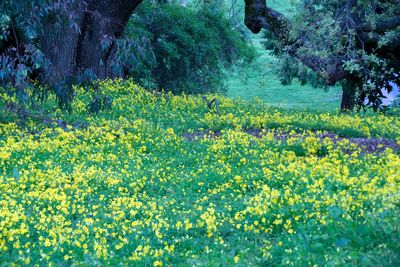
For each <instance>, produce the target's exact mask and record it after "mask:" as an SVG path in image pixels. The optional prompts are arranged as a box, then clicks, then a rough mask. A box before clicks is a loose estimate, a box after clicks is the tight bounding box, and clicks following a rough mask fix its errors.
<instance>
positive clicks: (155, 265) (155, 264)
mask: <svg viewBox="0 0 400 267" xmlns="http://www.w3.org/2000/svg"><path fill="white" fill-rule="evenodd" d="M153 266H154V267H157V266H160V267H161V266H163V263H162V261H155V262H154V264H153Z"/></svg>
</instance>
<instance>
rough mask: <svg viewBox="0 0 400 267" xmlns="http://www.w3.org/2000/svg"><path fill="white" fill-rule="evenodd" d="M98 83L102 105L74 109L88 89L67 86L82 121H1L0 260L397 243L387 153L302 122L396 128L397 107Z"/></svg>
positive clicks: (73, 261)
mask: <svg viewBox="0 0 400 267" xmlns="http://www.w3.org/2000/svg"><path fill="white" fill-rule="evenodd" d="M100 88H102V89H103V90H105V92H106V93H107V94H109V95H111V97H112V98H113V111H108V112H102V113H100V114H98V115H96V116H93V115H90V114H86V111H85V110H84V107H85V105H84V104H83V103H85V101H87V99H88V98H89V95H90V92H86V91H83V89H78V91H79V92H80V97H79V99H78V100H76V101H75V103H74V104H73V105H74V109H75V113H74V114H72V115H65V117H64V119H66V120H67V119H68V120H71V121H72V120H78V119H82V118H84V119H85V121H86V122H87V123H88V125H89V126H82V127H72V126H68V127H67V129H62V128H59V127H44V126H40V125H37V124H35V123H33V122H31V123H29V127H30V130H29V131H27V130H26V129H23V128H21V127H19V126H17V125H16V124H14V123H3V124H0V191H1V194H0V262H7V263H15V264H17V265H27V264H43V263H46V264H53V265H63V264H67V265H98V264H106V265H116V264H124V265H132V264H136V265H148V266H150V265H151V266H165V265H176V264H181V265H213V264H223V265H233V264H243V265H265V264H292V265H298V264H301V265H308V264H322V263H326V262H330V263H331V264H352V263H357V262H361V261H362V260H365V257H364V256H365V254H363V253H366V252H365V251H367V252H368V251H371V253H373V252H374V250H375V249H376V253H381V254H382V255H388V257H389V259H390V256H391V255H393V254H392V253H396V252H395V251H396V249H397V248H398V244H399V242H398V241H399V238H397V239H396V238H395V237H394V236H399V232H398V229H399V227H398V226H399V225H398V223H399V221H398V220H396V218H398V216H396V215H398V211H399V203H400V195H399V192H400V156H399V154H397V152H396V151H394V150H393V149H389V148H388V149H386V150H384V152H382V153H379V154H378V153H365V152H363V151H362V148H360V147H359V146H357V145H356V144H353V143H351V142H349V140H347V139H340V140H338V141H335V142H334V141H333V140H332V139H330V138H325V139H321V138H320V137H319V136H318V134H319V133H318V132H314V131H306V129H313V130H321V131H327V130H331V131H335V132H337V133H338V134H348V135H350V136H354V135H355V136H357V135H358V136H379V137H385V138H391V139H399V137H400V131H399V129H400V121H399V119H398V118H394V117H386V116H383V115H356V116H351V115H338V114H313V113H306V112H298V113H296V112H293V111H291V112H287V113H284V112H283V111H281V110H276V109H271V108H265V109H263V108H261V107H256V106H254V105H253V104H251V103H247V102H243V101H239V100H232V99H228V98H223V97H221V96H217V97H219V99H220V109H221V113H222V114H217V113H213V112H212V111H209V110H208V108H207V106H206V105H205V104H204V103H203V102H202V101H203V100H202V99H201V98H199V97H196V96H173V95H170V94H153V93H150V92H147V91H145V90H143V89H142V88H140V87H138V86H137V85H135V84H134V83H132V82H113V83H112V82H109V81H105V82H102V83H101V86H100ZM80 90H81V91H80ZM260 105H261V104H260ZM374 116H375V117H374ZM377 117H378V118H377ZM250 127H251V128H260V129H264V130H263V131H262V134H261V135H260V136H257V137H256V136H253V135H250V134H248V133H246V132H245V131H243V129H244V128H250ZM224 128H225V130H222V129H224ZM209 130H213V132H211V133H210V134H204V135H201V134H200V133H204V132H208V131H209ZM215 130H220V132H218V134H215ZM283 133H285V137H284V138H283V137H282V134H283ZM188 135H192V136H194V138H187V136H188ZM376 221H378V223H377V224H376ZM376 225H380V226H379V227H375V226H376ZM381 226H382V229H383V230H382V231H383V232H382V233H383V234H382V236H381V237H380V236H379V235H380V234H377V233H381V232H379V231H381V230H380V229H381V228H380V227H381ZM376 231H378V232H376ZM387 236H391V239H390V238H389V239H387V238H386V237H387ZM372 237H373V238H372ZM368 238H371V239H370V240H372V241H373V242H370V241H368V240H369V239H368ZM379 238H381V239H379ZM375 241H376V244H375V243H374V242H375ZM363 242H365V243H363ZM360 244H361V245H360ZM396 246H397V247H396ZM391 249H392V250H391ZM382 250H383V252H382ZM397 253H398V250H397ZM371 258H373V257H371ZM349 261H350V262H349Z"/></svg>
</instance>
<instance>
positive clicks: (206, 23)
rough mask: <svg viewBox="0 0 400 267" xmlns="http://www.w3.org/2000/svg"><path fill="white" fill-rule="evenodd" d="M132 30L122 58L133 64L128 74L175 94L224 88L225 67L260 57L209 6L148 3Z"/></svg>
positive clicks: (129, 64) (135, 19)
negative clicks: (196, 7) (131, 43)
mask: <svg viewBox="0 0 400 267" xmlns="http://www.w3.org/2000/svg"><path fill="white" fill-rule="evenodd" d="M126 34H127V36H128V38H129V40H125V41H123V42H122V43H120V46H121V47H123V49H120V51H121V55H120V57H119V58H118V60H120V61H123V62H126V63H127V66H126V70H125V71H126V73H127V74H128V75H130V76H132V77H133V78H134V79H135V80H137V81H139V82H140V84H142V85H143V86H145V87H148V88H152V89H154V88H159V89H165V90H168V91H172V92H174V93H179V92H183V91H184V92H187V93H201V92H211V91H221V90H223V83H224V73H223V68H226V67H230V66H231V65H233V64H236V63H239V64H240V63H242V64H247V63H248V62H249V61H250V60H252V58H253V57H254V56H255V55H254V51H253V50H252V48H251V47H250V46H248V44H247V43H246V42H245V41H244V40H243V39H242V37H241V35H240V33H238V32H236V31H235V30H233V28H232V25H231V23H230V22H229V20H228V19H226V18H225V17H224V15H223V13H222V12H221V11H219V10H213V9H210V8H208V7H203V8H198V9H195V10H193V9H189V8H186V7H183V6H179V5H174V4H164V5H159V4H147V5H146V4H143V5H141V6H140V7H139V8H138V9H137V11H136V13H135V15H134V16H133V18H132V20H131V21H130V23H129V25H128V28H127V32H126ZM127 42H133V45H130V46H127ZM127 47H130V49H126V48H127Z"/></svg>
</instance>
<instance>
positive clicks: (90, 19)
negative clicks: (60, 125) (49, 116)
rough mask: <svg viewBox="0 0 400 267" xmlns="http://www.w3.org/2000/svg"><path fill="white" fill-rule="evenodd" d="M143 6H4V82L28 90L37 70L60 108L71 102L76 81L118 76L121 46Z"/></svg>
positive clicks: (118, 0)
mask: <svg viewBox="0 0 400 267" xmlns="http://www.w3.org/2000/svg"><path fill="white" fill-rule="evenodd" d="M141 2H142V0H130V1H127V0H63V1H50V0H34V1H27V0H21V1H8V0H6V1H2V2H1V3H0V10H1V11H0V18H1V21H2V34H1V36H2V37H1V39H0V49H1V50H2V51H1V52H2V53H1V58H0V81H2V84H3V86H13V87H15V86H16V87H20V88H23V87H25V86H26V84H27V82H28V81H29V78H30V77H29V74H30V73H32V72H33V71H35V70H37V71H38V73H40V75H39V79H40V81H41V82H42V83H46V84H50V85H51V86H52V88H54V89H55V92H56V93H57V95H58V97H59V99H60V103H67V102H68V100H70V99H71V98H72V90H71V86H70V83H71V82H76V81H78V80H79V79H85V78H87V77H90V78H99V79H103V78H106V77H112V76H113V75H114V73H113V69H114V66H112V64H111V62H112V58H113V56H114V55H115V52H116V50H115V41H116V40H117V39H118V38H120V37H121V36H122V33H123V32H124V29H125V27H126V25H127V23H128V20H129V19H130V17H131V14H132V13H133V11H134V10H135V8H136V7H137V6H138V5H139V4H140V3H141ZM16 33H18V34H16ZM10 41H11V42H10ZM10 77H11V79H10ZM19 91H21V90H19Z"/></svg>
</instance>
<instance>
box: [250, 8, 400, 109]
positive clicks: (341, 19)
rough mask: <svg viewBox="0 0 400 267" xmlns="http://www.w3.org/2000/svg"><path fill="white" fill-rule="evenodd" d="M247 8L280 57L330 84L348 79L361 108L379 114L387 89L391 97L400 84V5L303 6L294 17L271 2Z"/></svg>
mask: <svg viewBox="0 0 400 267" xmlns="http://www.w3.org/2000/svg"><path fill="white" fill-rule="evenodd" d="M245 4H246V9H245V15H246V17H245V23H246V25H247V27H248V28H249V29H250V30H251V31H252V32H253V33H258V32H260V31H261V29H265V30H266V31H267V32H268V33H269V36H268V37H269V39H270V40H269V42H270V44H272V46H273V48H274V50H275V52H276V53H277V54H280V55H287V56H289V57H291V58H294V59H296V60H297V61H299V62H301V63H302V64H304V65H306V66H307V67H308V68H310V69H311V70H313V71H314V72H315V73H317V74H318V75H319V76H320V77H321V78H322V79H323V80H324V81H325V83H326V84H328V85H332V84H335V83H336V82H338V81H343V80H344V83H345V86H344V89H345V88H350V89H351V90H353V92H350V94H353V96H351V97H355V96H357V103H358V104H359V106H363V105H365V104H368V105H371V106H373V107H374V109H377V108H378V107H379V106H380V104H381V97H382V96H383V95H382V89H384V90H387V91H389V92H390V90H391V89H392V85H393V84H400V80H399V79H400V65H399V64H400V2H399V1H398V0H386V1H366V0H365V1H356V0H332V1H320V0H311V1H308V0H307V1H299V2H298V3H297V6H296V12H295V14H293V16H292V17H290V18H289V17H286V16H284V15H283V14H282V13H280V12H278V11H277V10H274V9H272V8H270V7H268V6H267V3H266V1H265V0H245ZM349 83H350V84H349ZM344 93H345V94H346V93H347V92H346V91H345V92H344ZM365 100H367V102H366V101H365ZM353 106H354V102H353V103H348V105H347V106H345V107H344V108H348V109H351V108H352V107H353Z"/></svg>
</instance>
